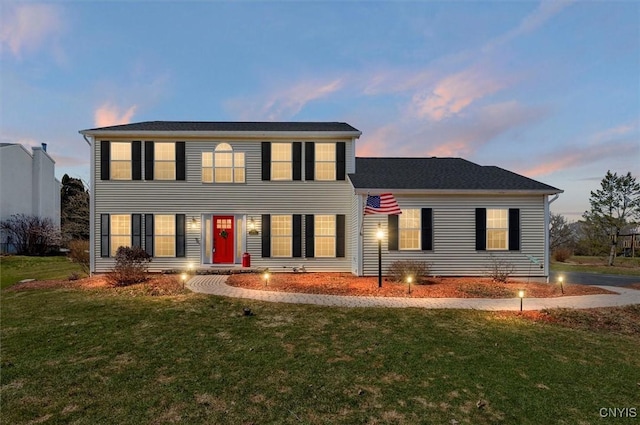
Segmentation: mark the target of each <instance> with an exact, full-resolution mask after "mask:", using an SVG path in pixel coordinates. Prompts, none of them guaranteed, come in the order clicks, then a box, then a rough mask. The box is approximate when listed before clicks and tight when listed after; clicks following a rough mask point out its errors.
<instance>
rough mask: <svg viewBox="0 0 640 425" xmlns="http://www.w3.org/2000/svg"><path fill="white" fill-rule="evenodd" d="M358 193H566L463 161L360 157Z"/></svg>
mask: <svg viewBox="0 0 640 425" xmlns="http://www.w3.org/2000/svg"><path fill="white" fill-rule="evenodd" d="M349 179H350V180H351V183H352V184H353V187H354V188H355V189H356V191H359V192H363V191H365V190H374V191H379V190H390V191H396V192H398V191H400V192H405V193H409V192H429V191H433V192H460V191H473V192H509V193H516V192H538V193H546V194H554V193H562V190H560V189H557V188H555V187H553V186H549V185H547V184H544V183H541V182H538V181H536V180H533V179H530V178H528V177H525V176H522V175H520V174H516V173H513V172H511V171H507V170H505V169H503V168H500V167H495V166H482V165H478V164H475V163H473V162H470V161H467V160H465V159H462V158H435V157H433V158H356V173H354V174H349Z"/></svg>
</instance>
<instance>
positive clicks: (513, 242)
mask: <svg viewBox="0 0 640 425" xmlns="http://www.w3.org/2000/svg"><path fill="white" fill-rule="evenodd" d="M519 250H520V209H518V208H509V251H519Z"/></svg>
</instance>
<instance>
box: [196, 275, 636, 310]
mask: <svg viewBox="0 0 640 425" xmlns="http://www.w3.org/2000/svg"><path fill="white" fill-rule="evenodd" d="M227 278H228V276H223V275H205V276H194V277H193V278H191V279H190V280H189V281H188V282H187V287H188V288H189V289H191V290H192V291H194V292H200V293H203V294H211V295H221V296H224V297H233V298H244V299H251V300H259V301H269V302H278V303H291V304H315V305H327V306H335V307H395V308H407V307H417V308H462V309H473V310H489V311H496V310H520V298H506V299H505V298H500V299H487V298H409V297H407V298H400V297H356V296H340V295H317V294H301V293H292V292H277V291H259V290H255V289H245V288H236V287H233V286H229V285H227V284H226V281H227ZM600 287H601V288H604V289H608V290H610V291H612V292H616V294H602V295H582V296H570V297H557V298H524V300H523V310H542V309H545V308H557V307H563V308H594V307H615V306H621V305H629V304H640V291H638V290H635V289H627V288H618V287H613V286H600Z"/></svg>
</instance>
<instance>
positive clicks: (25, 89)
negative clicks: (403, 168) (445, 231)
mask: <svg viewBox="0 0 640 425" xmlns="http://www.w3.org/2000/svg"><path fill="white" fill-rule="evenodd" d="M0 7H1V9H0V12H1V21H0V43H1V44H0V59H1V69H0V78H1V93H0V99H1V101H0V102H1V108H2V109H1V110H0V125H1V126H0V142H9V143H22V144H24V145H28V146H38V145H40V143H42V142H46V143H48V152H49V154H50V155H51V156H52V157H53V158H54V159H55V161H56V175H57V176H58V177H59V178H61V177H62V175H64V174H65V173H67V174H69V175H71V176H72V177H80V178H82V179H84V180H85V181H89V176H90V173H89V147H88V146H87V144H86V143H85V141H84V140H83V138H82V136H81V135H80V134H78V131H79V130H82V129H87V128H93V127H100V126H109V125H115V124H122V123H129V122H138V121H154V120H172V121H344V122H347V123H349V124H351V125H353V126H354V127H356V128H358V129H359V130H361V131H362V133H363V134H362V136H361V138H360V139H359V140H358V142H357V155H358V156H442V157H462V158H465V159H468V160H470V161H473V162H476V163H479V164H481V165H496V166H499V167H503V168H506V169H508V170H511V171H515V172H517V173H520V174H523V175H525V176H528V177H531V178H533V179H536V180H539V181H541V182H544V183H547V184H550V185H552V186H555V187H558V188H560V189H563V190H564V191H565V193H564V194H562V195H560V198H559V199H558V200H557V201H556V202H555V203H553V204H552V211H553V212H556V213H561V214H563V215H566V216H567V218H569V219H570V220H577V219H578V218H579V217H580V215H581V214H582V213H583V212H584V211H585V210H587V209H588V208H589V203H588V199H589V192H590V191H591V190H595V189H597V188H598V187H599V183H600V180H602V178H603V177H604V175H605V173H606V172H607V170H611V171H612V172H617V173H618V174H625V173H626V172H628V171H630V172H631V173H632V174H633V175H634V176H635V177H636V178H638V179H639V180H640V2H637V1H625V2H616V1H606V2H604V1H602V2H594V1H589V2H581V1H577V2H559V1H551V2H528V1H509V2H506V1H502V2H491V1H478V2H470V1H464V2H462V1H460V2H426V1H415V2H404V1H357V2H315V1H306V2H268V1H262V2H239V1H236V2H210V1H202V2H180V3H178V2H175V3H173V2H147V1H145V2H51V3H35V2H11V1H6V0H4V1H3V2H2V3H1V6H0Z"/></svg>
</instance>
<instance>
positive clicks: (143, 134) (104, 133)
mask: <svg viewBox="0 0 640 425" xmlns="http://www.w3.org/2000/svg"><path fill="white" fill-rule="evenodd" d="M79 133H80V134H82V135H83V136H92V137H97V138H103V137H104V138H138V137H139V138H142V139H145V138H154V137H161V138H162V137H167V138H207V137H212V138H228V139H265V138H268V139H295V138H304V139H307V138H309V139H352V138H355V139H357V138H359V137H360V136H361V135H362V132H361V131H149V130H146V131H143V130H138V131H135V130H134V131H126V130H120V131H118V130H111V131H109V130H99V129H97V130H81V131H79Z"/></svg>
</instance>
